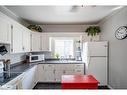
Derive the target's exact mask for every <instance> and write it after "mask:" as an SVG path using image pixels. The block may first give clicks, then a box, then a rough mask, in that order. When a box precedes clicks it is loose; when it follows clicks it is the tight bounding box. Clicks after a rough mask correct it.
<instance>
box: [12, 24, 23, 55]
mask: <svg viewBox="0 0 127 95" xmlns="http://www.w3.org/2000/svg"><path fill="white" fill-rule="evenodd" d="M22 35H23V29H22V27H21V26H20V25H18V24H15V25H13V28H12V49H11V52H13V53H21V52H23V37H22Z"/></svg>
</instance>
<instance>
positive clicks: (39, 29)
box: [27, 25, 43, 32]
mask: <svg viewBox="0 0 127 95" xmlns="http://www.w3.org/2000/svg"><path fill="white" fill-rule="evenodd" d="M27 28H28V29H30V30H32V31H36V32H42V31H43V29H42V28H41V26H39V25H29V26H28V27H27Z"/></svg>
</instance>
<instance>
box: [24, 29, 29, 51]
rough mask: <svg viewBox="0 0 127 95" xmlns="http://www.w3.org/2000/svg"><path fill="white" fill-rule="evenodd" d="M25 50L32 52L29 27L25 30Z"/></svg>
mask: <svg viewBox="0 0 127 95" xmlns="http://www.w3.org/2000/svg"><path fill="white" fill-rule="evenodd" d="M23 51H24V52H30V30H28V29H27V28H24V31H23Z"/></svg>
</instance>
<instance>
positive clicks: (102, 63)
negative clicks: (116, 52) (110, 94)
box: [86, 57, 107, 85]
mask: <svg viewBox="0 0 127 95" xmlns="http://www.w3.org/2000/svg"><path fill="white" fill-rule="evenodd" d="M86 74H91V75H93V76H94V77H95V78H96V79H97V80H98V81H99V82H100V85H107V57H90V58H89V63H88V65H86Z"/></svg>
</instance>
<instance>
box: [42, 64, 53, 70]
mask: <svg viewBox="0 0 127 95" xmlns="http://www.w3.org/2000/svg"><path fill="white" fill-rule="evenodd" d="M44 70H48V71H50V70H51V71H52V70H54V65H53V64H45V65H44Z"/></svg>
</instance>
